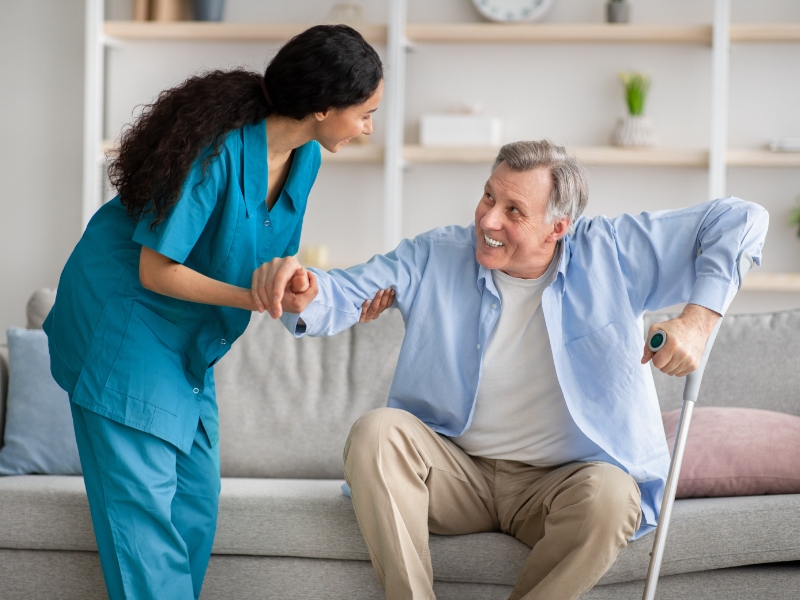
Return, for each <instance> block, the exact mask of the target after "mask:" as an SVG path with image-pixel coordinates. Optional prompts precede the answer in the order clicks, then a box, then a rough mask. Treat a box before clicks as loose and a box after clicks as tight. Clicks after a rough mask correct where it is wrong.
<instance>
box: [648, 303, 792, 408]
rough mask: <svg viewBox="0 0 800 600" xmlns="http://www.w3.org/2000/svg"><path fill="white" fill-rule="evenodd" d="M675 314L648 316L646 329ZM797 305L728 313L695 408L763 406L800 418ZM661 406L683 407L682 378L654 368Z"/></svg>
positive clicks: (710, 358) (704, 376)
mask: <svg viewBox="0 0 800 600" xmlns="http://www.w3.org/2000/svg"><path fill="white" fill-rule="evenodd" d="M674 316H676V315H665V314H659V313H652V314H646V315H645V319H644V324H645V331H647V329H648V328H649V327H650V325H652V324H654V323H660V322H661V321H665V320H667V319H669V318H672V317H674ZM798 332H800V309H795V310H786V311H780V312H774V313H763V314H754V315H727V316H726V317H725V318H724V319H723V321H722V325H721V326H720V329H719V334H718V335H717V340H716V342H714V348H713V350H712V351H711V355H710V356H709V357H708V365H707V366H706V370H705V373H704V374H703V385H702V386H701V387H700V396H699V398H698V401H697V405H698V406H737V407H743V408H761V409H763V410H774V411H776V412H782V413H788V414H790V415H797V416H800V392H798V390H800V369H797V368H791V367H789V368H787V367H788V366H789V363H787V357H794V358H793V360H795V362H796V361H797V357H799V356H800V335H798ZM653 377H654V379H655V383H656V389H657V390H658V401H659V403H660V404H661V410H662V411H664V412H666V411H670V410H675V409H678V408H680V407H681V404H682V398H683V385H684V382H685V379H684V378H682V377H681V378H678V377H670V376H668V375H664V374H663V373H661V372H660V371H658V370H656V369H653Z"/></svg>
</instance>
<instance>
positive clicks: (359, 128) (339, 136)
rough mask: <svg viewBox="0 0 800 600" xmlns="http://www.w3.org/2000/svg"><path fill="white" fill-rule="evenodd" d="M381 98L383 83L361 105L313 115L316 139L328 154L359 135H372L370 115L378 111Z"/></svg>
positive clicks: (332, 109)
mask: <svg viewBox="0 0 800 600" xmlns="http://www.w3.org/2000/svg"><path fill="white" fill-rule="evenodd" d="M382 97H383V81H381V82H380V83H379V84H378V88H377V89H376V90H375V92H374V93H373V94H372V96H370V97H369V98H367V100H366V101H364V102H362V103H361V104H355V105H353V106H347V107H345V108H331V109H329V110H326V111H325V112H318V113H314V118H315V119H316V121H317V124H316V128H315V130H316V139H317V141H318V142H319V143H320V145H321V146H322V147H323V148H325V149H326V150H328V151H330V152H338V151H339V149H340V148H341V147H342V146H344V145H345V144H347V142H349V141H350V140H351V139H352V138H354V137H356V136H357V135H360V134H362V133H363V134H365V135H370V134H371V133H372V113H374V112H375V111H376V110H378V105H379V104H380V103H381V98H382Z"/></svg>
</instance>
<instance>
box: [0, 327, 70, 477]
mask: <svg viewBox="0 0 800 600" xmlns="http://www.w3.org/2000/svg"><path fill="white" fill-rule="evenodd" d="M8 359H9V361H8V362H9V369H8V370H9V378H8V400H7V403H6V428H5V439H4V441H5V445H4V446H3V447H2V448H0V475H24V474H28V473H41V474H47V475H80V474H81V464H80V459H79V457H78V447H77V445H76V443H75V432H74V430H73V428H72V413H71V411H70V407H69V397H68V396H67V393H66V392H65V391H64V390H62V389H61V388H60V387H58V384H57V383H56V382H55V381H54V380H53V377H52V375H51V374H50V353H49V351H48V349H47V336H46V335H45V333H44V332H43V331H41V330H28V329H20V328H17V327H12V328H10V329H9V330H8Z"/></svg>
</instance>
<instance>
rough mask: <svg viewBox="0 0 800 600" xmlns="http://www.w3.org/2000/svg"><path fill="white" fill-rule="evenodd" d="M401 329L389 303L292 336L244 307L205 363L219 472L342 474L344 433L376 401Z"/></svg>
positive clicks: (383, 395)
mask: <svg viewBox="0 0 800 600" xmlns="http://www.w3.org/2000/svg"><path fill="white" fill-rule="evenodd" d="M403 332H404V326H403V319H402V316H401V315H400V311H398V310H396V309H390V310H388V311H386V312H385V313H384V314H383V315H381V317H380V318H379V319H377V320H376V321H373V322H371V323H361V324H358V325H356V326H354V327H351V328H350V329H348V330H346V331H343V332H342V333H340V334H338V335H336V336H334V337H331V338H317V339H313V338H303V339H300V340H297V339H295V338H294V337H293V336H292V335H290V334H289V332H288V331H286V329H284V327H283V325H281V323H280V322H276V321H273V320H272V319H271V318H270V317H269V315H268V314H267V313H264V314H258V313H254V314H253V317H252V319H251V321H250V326H249V327H248V328H247V331H246V332H245V333H244V335H242V337H241V338H240V339H239V340H238V341H237V343H236V344H234V345H233V347H232V348H231V350H230V352H229V353H228V354H227V355H226V356H225V357H224V358H223V359H222V360H221V361H220V362H219V364H218V365H217V366H216V367H215V378H216V382H217V401H218V403H219V418H220V460H221V469H222V475H223V477H225V476H227V477H280V478H327V479H334V478H335V479H340V478H341V477H343V475H342V469H343V463H342V450H343V449H344V442H345V440H346V439H347V434H348V432H349V431H350V427H351V426H352V424H353V423H354V422H355V421H356V419H358V417H360V416H361V415H363V414H364V413H365V412H368V411H370V410H372V409H373V408H378V407H380V406H384V405H385V404H386V399H387V397H388V395H389V386H390V385H391V381H392V377H393V376H394V368H395V365H396V364H397V357H398V355H399V353H400V343H401V342H402V339H403Z"/></svg>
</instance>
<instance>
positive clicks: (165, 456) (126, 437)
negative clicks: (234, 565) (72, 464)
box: [70, 403, 220, 600]
mask: <svg viewBox="0 0 800 600" xmlns="http://www.w3.org/2000/svg"><path fill="white" fill-rule="evenodd" d="M70 406H71V407H72V420H73V423H74V426H75V437H76V439H77V442H78V452H79V453H80V457H81V466H82V467H83V478H84V481H85V483H86V493H87V495H88V497H89V508H90V510H91V513H92V523H93V525H94V532H95V537H96V539H97V547H98V550H99V552H100V563H101V564H102V566H103V576H104V577H105V582H106V587H107V589H108V595H109V598H110V599H111V600H118V599H119V600H123V599H128V600H132V599H136V600H139V599H148V600H149V599H153V600H155V599H158V600H189V599H191V598H199V597H200V588H201V587H202V585H203V578H204V577H205V573H206V568H207V567H208V561H209V558H210V557H211V546H212V544H213V542H214V533H215V530H216V526H217V506H218V504H219V491H220V479H219V445H216V446H214V447H212V446H211V443H210V442H209V440H208V436H207V435H206V432H205V429H204V428H203V426H202V424H201V423H198V427H197V433H196V434H195V438H194V443H193V445H192V449H191V451H190V452H189V454H186V453H184V452H181V451H180V450H178V449H177V448H176V447H175V446H173V445H172V444H170V443H169V442H165V441H164V440H161V439H159V438H157V437H155V436H153V435H150V434H148V433H144V432H142V431H139V430H137V429H133V428H131V427H128V426H126V425H122V424H120V423H117V422H116V421H112V420H111V419H108V418H106V417H103V416H102V415H99V414H97V413H94V412H92V411H90V410H87V409H85V408H82V407H81V406H78V405H77V404H74V403H70Z"/></svg>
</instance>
